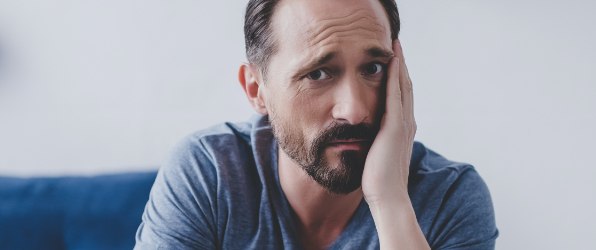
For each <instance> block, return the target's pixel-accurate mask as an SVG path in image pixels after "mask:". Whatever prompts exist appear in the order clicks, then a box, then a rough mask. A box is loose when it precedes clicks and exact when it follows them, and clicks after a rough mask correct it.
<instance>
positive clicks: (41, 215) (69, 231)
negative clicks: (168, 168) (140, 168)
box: [0, 172, 156, 249]
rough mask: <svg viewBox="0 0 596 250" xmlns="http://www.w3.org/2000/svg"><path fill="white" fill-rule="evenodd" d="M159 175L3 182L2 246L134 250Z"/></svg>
mask: <svg viewBox="0 0 596 250" xmlns="http://www.w3.org/2000/svg"><path fill="white" fill-rule="evenodd" d="M155 176H156V172H149V173H123V174H112V175H100V176H93V177H41V178H40V177H36V178H14V177H0V246H2V248H3V249H132V247H133V246H134V235H135V232H136V229H137V227H138V226H139V224H140V223H141V215H142V213H143V209H144V207H145V204H146V202H147V200H148V198H149V191H150V189H151V186H152V184H153V181H154V180H155Z"/></svg>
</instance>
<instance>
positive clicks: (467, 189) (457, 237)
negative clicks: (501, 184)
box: [430, 167, 499, 250]
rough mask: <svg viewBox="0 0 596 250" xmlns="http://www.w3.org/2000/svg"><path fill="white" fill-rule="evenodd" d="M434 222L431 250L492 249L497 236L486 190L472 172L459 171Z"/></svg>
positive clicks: (466, 169)
mask: <svg viewBox="0 0 596 250" xmlns="http://www.w3.org/2000/svg"><path fill="white" fill-rule="evenodd" d="M461 171H462V173H461V174H460V175H459V177H458V178H457V180H456V181H455V182H454V183H453V184H452V185H451V186H450V188H449V190H448V191H447V193H446V195H445V197H444V199H443V203H442V204H441V208H440V210H439V212H438V214H437V217H436V220H435V222H434V230H433V231H435V232H436V233H437V235H436V237H434V241H433V242H430V244H431V248H432V249H458V250H464V249H466V250H467V249H470V250H472V249H473V250H484V249H494V248H495V240H496V238H497V237H498V235H499V231H498V230H497V227H496V223H495V213H494V208H493V204H492V200H491V196H490V193H489V191H488V187H487V186H486V184H485V183H484V181H483V180H482V178H481V177H480V175H478V173H477V172H476V171H475V170H474V168H472V167H469V168H465V169H463V170H461Z"/></svg>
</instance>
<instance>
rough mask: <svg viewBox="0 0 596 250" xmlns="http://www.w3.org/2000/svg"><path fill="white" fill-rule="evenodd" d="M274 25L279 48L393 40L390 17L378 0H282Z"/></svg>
mask: <svg viewBox="0 0 596 250" xmlns="http://www.w3.org/2000/svg"><path fill="white" fill-rule="evenodd" d="M272 28H273V32H274V36H275V39H276V40H277V41H278V46H279V47H280V50H283V49H294V50H305V49H309V50H312V49H317V48H319V49H320V48H322V47H326V46H327V47H328V46H330V45H341V44H342V43H345V42H354V41H356V42H359V43H363V42H369V43H375V44H372V45H377V46H382V44H379V43H382V42H385V43H389V44H390V42H391V29H390V25H389V20H388V18H387V16H386V14H385V10H384V9H383V7H382V5H381V4H380V3H379V1H378V0H285V1H281V2H280V3H279V6H277V7H276V11H275V14H274V17H273V22H272Z"/></svg>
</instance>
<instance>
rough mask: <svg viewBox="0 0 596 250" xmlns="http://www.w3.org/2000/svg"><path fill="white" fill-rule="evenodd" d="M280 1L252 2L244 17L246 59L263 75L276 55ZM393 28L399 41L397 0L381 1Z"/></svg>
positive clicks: (249, 3)
mask: <svg viewBox="0 0 596 250" xmlns="http://www.w3.org/2000/svg"><path fill="white" fill-rule="evenodd" d="M279 1H280V0H250V1H248V5H247V6H246V15H245V16H244V40H245V46H246V57H247V59H248V62H249V63H252V64H255V65H257V66H259V67H260V68H261V70H262V71H263V73H265V72H266V71H267V66H268V63H269V59H270V57H271V55H273V54H275V52H276V46H275V41H274V38H273V35H272V31H271V18H272V17H273V11H274V9H275V6H276V5H277V3H279ZM379 1H380V2H381V5H383V8H384V9H385V12H386V13H387V17H388V18H389V25H390V26H391V39H393V40H395V39H397V35H398V34H399V28H400V22H399V12H398V11H397V4H396V3H395V0H379Z"/></svg>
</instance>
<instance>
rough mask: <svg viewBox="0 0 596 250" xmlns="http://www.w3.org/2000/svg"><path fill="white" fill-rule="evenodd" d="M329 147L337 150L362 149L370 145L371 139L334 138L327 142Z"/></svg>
mask: <svg viewBox="0 0 596 250" xmlns="http://www.w3.org/2000/svg"><path fill="white" fill-rule="evenodd" d="M327 146H328V147H331V148H334V149H337V150H362V149H364V148H366V147H368V146H370V140H365V139H348V140H334V141H331V142H330V143H328V144H327Z"/></svg>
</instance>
